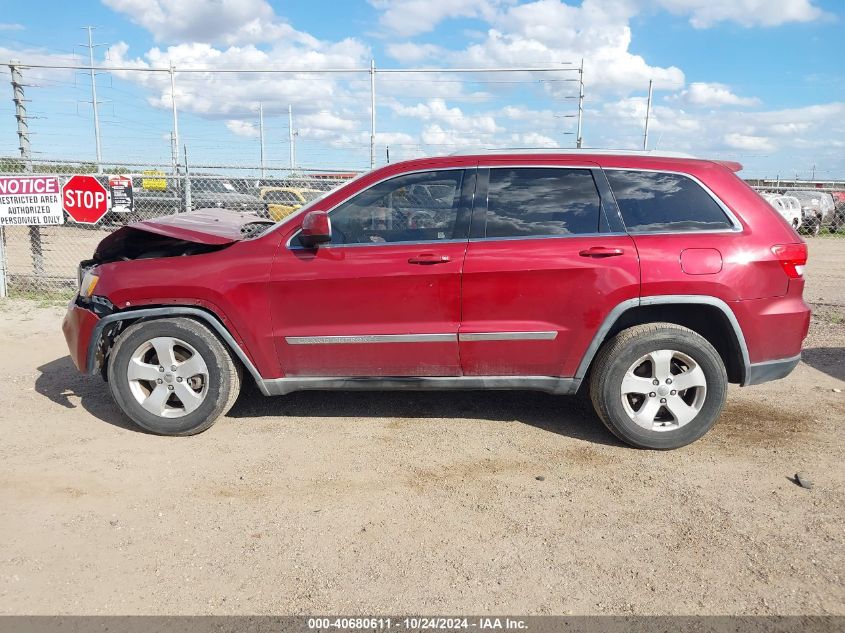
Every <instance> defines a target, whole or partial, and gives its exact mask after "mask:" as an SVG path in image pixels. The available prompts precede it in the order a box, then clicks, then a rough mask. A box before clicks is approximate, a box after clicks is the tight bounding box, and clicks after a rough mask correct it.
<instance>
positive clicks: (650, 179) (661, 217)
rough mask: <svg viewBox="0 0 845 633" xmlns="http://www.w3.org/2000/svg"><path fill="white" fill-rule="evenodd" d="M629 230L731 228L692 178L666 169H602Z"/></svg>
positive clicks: (716, 205) (720, 211) (719, 208)
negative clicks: (664, 170)
mask: <svg viewBox="0 0 845 633" xmlns="http://www.w3.org/2000/svg"><path fill="white" fill-rule="evenodd" d="M605 173H606V174H607V179H608V181H609V182H610V187H611V189H612V190H613V195H614V196H615V197H616V202H617V203H618V205H619V210H620V211H621V212H622V219H623V220H624V221H625V227H626V228H627V229H628V231H629V232H631V233H651V232H655V233H664V232H685V231H719V230H726V229H731V228H733V224H732V223H731V221H730V219H729V218H728V216H727V214H725V212H724V210H723V209H722V207H721V206H719V204H718V203H717V202H716V201H715V200H714V199H713V197H712V196H711V195H710V194H708V193H707V192H706V191H705V190H704V189H702V187H701V185H699V184H698V183H697V182H695V181H694V180H693V179H692V178H689V177H687V176H683V175H681V174H673V173H667V172H651V171H634V170H623V169H607V170H605Z"/></svg>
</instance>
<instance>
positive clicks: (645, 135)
mask: <svg viewBox="0 0 845 633" xmlns="http://www.w3.org/2000/svg"><path fill="white" fill-rule="evenodd" d="M653 89H654V80H653V79H649V80H648V101H646V105H645V130H643V150H647V149H648V119H649V116H651V95H652V91H653Z"/></svg>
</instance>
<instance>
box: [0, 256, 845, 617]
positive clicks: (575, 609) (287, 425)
mask: <svg viewBox="0 0 845 633" xmlns="http://www.w3.org/2000/svg"><path fill="white" fill-rule="evenodd" d="M811 252H812V259H811V263H810V267H809V269H808V289H807V296H808V298H811V299H814V300H815V301H817V302H819V303H822V304H824V305H820V306H819V307H818V309H817V312H816V315H815V316H814V318H813V323H812V327H811V333H810V337H809V339H808V340H807V343H806V346H807V349H806V352H805V362H803V363H802V364H801V365H800V366H799V367H798V369H797V370H796V371H795V372H794V373H793V374H792V375H791V376H790V377H789V378H787V379H785V380H783V381H780V382H777V383H770V384H766V385H762V386H759V387H753V388H747V389H740V388H736V387H732V388H731V391H730V394H729V398H728V405H727V408H726V410H725V413H724V415H723V417H722V418H721V420H720V421H719V423H718V424H717V425H716V427H715V428H714V429H713V430H712V431H711V432H710V433H709V434H708V435H707V436H706V437H705V438H704V439H702V440H700V441H699V442H697V443H695V444H694V445H692V446H689V447H687V448H684V449H681V450H677V451H673V452H668V453H659V452H650V451H641V450H634V449H630V448H627V447H624V446H622V445H620V444H619V443H618V442H617V441H615V440H614V439H613V438H612V437H611V436H610V435H609V433H607V432H606V431H605V429H604V428H603V427H602V425H601V424H600V423H599V422H598V420H597V419H596V418H595V416H594V415H593V414H592V413H591V412H590V410H589V408H588V407H586V406H585V405H584V403H583V402H582V401H580V400H578V399H573V398H562V397H555V396H549V395H544V394H534V393H519V392H514V393H507V392H503V393H496V392H492V393H478V392H470V393H394V394H370V393H301V394H295V395H292V396H289V397H284V398H275V399H269V398H264V397H262V396H261V395H260V394H258V393H257V391H256V390H255V389H249V390H247V391H246V392H245V393H244V394H243V395H242V397H241V398H240V399H239V401H238V403H237V404H236V405H235V408H234V410H233V411H232V412H231V414H230V415H229V417H227V418H225V419H223V420H221V421H220V422H218V424H217V425H216V426H215V427H214V428H213V429H211V430H210V431H209V432H207V433H205V434H203V435H200V436H197V437H193V438H177V439H174V438H161V437H155V436H152V435H147V434H145V433H142V432H139V431H138V430H137V429H135V428H133V427H132V426H131V425H130V424H129V423H128V422H127V421H126V420H125V418H123V416H122V415H121V414H120V412H119V411H118V410H117V408H116V407H115V405H114V404H113V403H112V401H111V399H110V398H109V396H108V394H107V391H106V388H105V385H104V383H102V382H101V381H100V380H99V379H95V378H89V377H84V376H80V375H79V374H78V373H76V371H75V370H74V369H73V367H72V365H71V363H70V360H69V359H68V357H67V355H66V349H65V345H64V341H63V339H62V336H61V333H60V331H59V323H60V318H61V314H62V309H60V308H57V307H55V306H52V307H51V306H45V305H39V304H37V303H34V302H24V301H6V302H3V303H0V344H1V345H2V350H3V352H4V353H3V354H2V355H0V376H2V378H3V380H2V383H0V403H2V407H0V436H2V438H3V439H2V442H0V544H2V545H0V613H3V614H10V613H17V614H21V613H37V614H55V613H61V614H230V613H251V614H259V613H274V614H302V613H315V612H316V613H341V612H343V613H359V614H367V613H379V612H381V613H394V614H395V613H429V614H430V613H443V614H458V613H519V614H567V613H572V614H593V613H613V614H655V613H676V614H739V613H742V614H845V572H844V571H843V570H845V548H843V540H845V539H843V537H845V526H843V517H845V494H844V493H843V484H845V469H844V468H843V463H845V442H843V439H845V434H843V422H845V394H844V393H843V391H845V283H843V281H845V279H843V277H845V274H843V271H845V266H843V262H845V241H842V242H837V241H834V240H829V239H828V240H815V241H814V242H813V244H812V245H811ZM822 299H823V300H822ZM796 472H803V473H806V475H807V477H808V478H810V479H811V480H812V481H813V482H814V484H815V486H814V487H813V489H812V490H807V489H804V488H801V487H799V486H798V485H796V484H795V483H794V482H793V481H791V479H790V478H791V477H792V476H793V475H794V474H795V473H796Z"/></svg>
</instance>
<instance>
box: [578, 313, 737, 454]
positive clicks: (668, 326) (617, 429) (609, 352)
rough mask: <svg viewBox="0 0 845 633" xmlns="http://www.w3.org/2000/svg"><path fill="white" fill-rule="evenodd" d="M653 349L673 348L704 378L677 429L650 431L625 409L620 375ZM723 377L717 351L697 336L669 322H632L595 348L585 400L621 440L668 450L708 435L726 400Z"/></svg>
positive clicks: (725, 386) (724, 378) (724, 374)
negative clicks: (694, 410)
mask: <svg viewBox="0 0 845 633" xmlns="http://www.w3.org/2000/svg"><path fill="white" fill-rule="evenodd" d="M657 350H676V351H678V352H680V353H681V354H685V355H687V356H689V357H690V358H691V359H692V360H693V361H695V363H697V364H698V366H699V367H700V368H701V370H702V371H703V372H704V377H705V379H706V392H705V396H704V401H703V403H702V405H701V409H700V410H699V411H698V414H697V415H696V416H695V417H694V418H692V420H690V421H689V422H687V423H686V424H684V425H683V426H680V427H679V428H675V429H671V430H661V431H655V430H649V429H646V428H645V427H643V426H640V425H639V424H637V423H636V422H634V420H633V419H632V417H631V416H630V415H629V414H628V413H627V412H626V410H625V406H624V405H623V401H622V398H623V396H622V393H621V390H622V379H623V378H624V377H625V375H626V373H627V372H628V370H629V368H630V367H631V366H632V365H633V364H634V363H635V362H636V361H637V360H638V359H640V358H641V357H643V356H645V355H647V354H649V353H650V352H654V351H657ZM727 388H728V377H727V373H726V371H725V366H724V363H723V362H722V359H721V357H720V356H719V353H718V352H717V351H716V350H715V349H714V348H713V346H712V345H711V344H710V343H709V342H708V341H707V340H706V339H705V338H704V337H702V336H700V335H699V334H697V333H696V332H693V331H692V330H690V329H688V328H685V327H681V326H680V325H675V324H673V323H649V324H646V325H637V326H634V327H631V328H628V329H626V330H623V331H621V332H619V333H618V334H617V335H616V336H614V337H613V338H612V339H610V340H609V341H608V342H607V343H605V344H604V346H603V347H602V348H601V350H600V351H599V353H598V355H597V356H596V359H595V361H594V363H593V367H592V374H591V377H590V398H591V399H592V401H593V407H594V408H595V410H596V413H597V414H598V416H599V418H600V419H601V420H602V422H604V424H605V426H606V427H607V428H608V429H609V430H610V432H611V433H613V434H614V435H615V436H616V437H618V438H619V439H620V440H622V441H623V442H626V443H627V444H631V445H632V446H636V447H638V448H650V449H658V450H668V449H673V448H679V447H681V446H685V445H687V444H690V443H691V442H694V441H695V440H697V439H698V438H700V437H701V436H702V435H704V434H705V433H707V431H709V430H710V428H711V427H712V426H713V424H714V423H715V422H716V419H717V418H718V417H719V414H720V413H721V411H722V407H723V406H724V404H725V397H726V395H727Z"/></svg>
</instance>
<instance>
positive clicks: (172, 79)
mask: <svg viewBox="0 0 845 633" xmlns="http://www.w3.org/2000/svg"><path fill="white" fill-rule="evenodd" d="M175 75H176V69H175V68H174V67H173V62H171V63H170V104H171V106H172V108H173V173H174V174H175V173H177V172H178V170H179V115H178V114H177V113H176V78H175Z"/></svg>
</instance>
